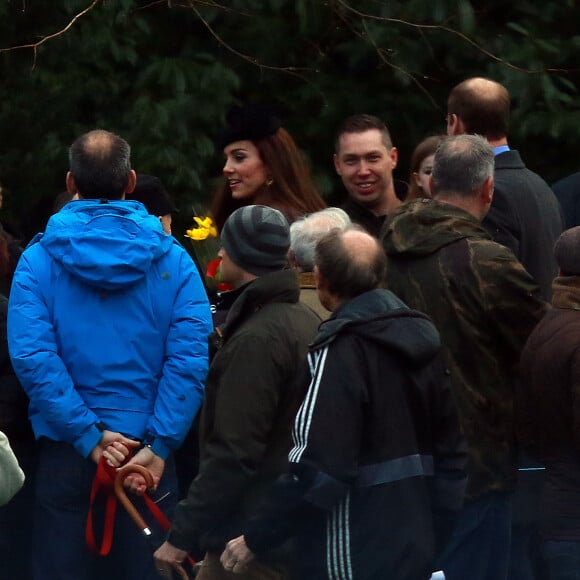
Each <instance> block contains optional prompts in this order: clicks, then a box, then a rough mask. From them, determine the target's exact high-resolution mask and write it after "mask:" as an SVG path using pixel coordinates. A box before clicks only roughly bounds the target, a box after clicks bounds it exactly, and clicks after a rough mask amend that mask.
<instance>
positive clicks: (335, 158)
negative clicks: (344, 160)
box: [332, 153, 342, 175]
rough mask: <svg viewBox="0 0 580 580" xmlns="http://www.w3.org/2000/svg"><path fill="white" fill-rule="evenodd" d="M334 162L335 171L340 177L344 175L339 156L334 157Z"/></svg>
mask: <svg viewBox="0 0 580 580" xmlns="http://www.w3.org/2000/svg"><path fill="white" fill-rule="evenodd" d="M332 160H333V161H334V169H335V170H336V173H338V175H342V173H341V172H340V163H339V162H338V155H337V154H336V153H335V154H334V155H333V156H332Z"/></svg>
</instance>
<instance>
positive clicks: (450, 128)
mask: <svg viewBox="0 0 580 580" xmlns="http://www.w3.org/2000/svg"><path fill="white" fill-rule="evenodd" d="M465 133H467V131H466V130H465V123H464V122H463V121H462V120H461V117H458V116H457V115H456V114H455V113H450V114H449V115H447V135H449V137H453V136H454V135H465Z"/></svg>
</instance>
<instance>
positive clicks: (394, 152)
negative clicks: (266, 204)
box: [389, 147, 399, 169]
mask: <svg viewBox="0 0 580 580" xmlns="http://www.w3.org/2000/svg"><path fill="white" fill-rule="evenodd" d="M389 157H390V158H391V163H392V164H393V169H395V167H397V162H398V161H399V150H398V149H397V148H396V147H391V150H390V151H389Z"/></svg>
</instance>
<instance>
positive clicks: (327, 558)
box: [221, 229, 466, 580]
mask: <svg viewBox="0 0 580 580" xmlns="http://www.w3.org/2000/svg"><path fill="white" fill-rule="evenodd" d="M385 269H386V266H385V257H384V254H383V252H382V250H381V248H380V247H379V246H378V244H377V242H376V240H374V238H372V237H371V236H369V235H368V234H366V233H364V232H362V231H359V230H357V229H347V230H346V231H344V232H339V231H337V230H334V231H332V232H330V233H329V234H327V236H325V237H324V238H323V239H322V240H321V242H319V244H318V246H317V249H316V270H315V272H316V275H317V283H318V291H319V295H320V299H321V302H322V304H324V305H325V306H326V307H327V308H328V309H329V310H332V311H333V315H332V316H331V318H330V319H329V320H328V321H326V322H324V323H323V324H322V325H321V327H320V330H319V334H318V336H317V338H316V339H315V341H314V343H313V344H312V345H311V347H310V351H309V354H308V362H309V366H310V371H311V382H310V386H309V389H308V392H307V395H306V397H305V399H304V402H303V404H302V406H301V408H300V410H299V412H298V414H297V416H296V420H295V424H294V431H293V441H294V447H293V448H292V450H291V451H290V454H289V460H290V472H289V474H288V475H287V476H285V477H283V478H281V479H280V480H279V481H278V482H277V484H276V485H275V487H274V489H273V490H272V494H271V496H270V497H269V502H268V505H266V506H264V507H263V511H262V512H261V514H260V515H258V514H256V516H255V518H253V519H252V520H250V521H249V523H248V524H247V526H246V528H245V533H244V535H243V536H240V537H238V538H235V539H234V540H231V541H230V542H229V543H228V545H227V547H226V550H225V551H224V553H223V554H222V557H221V560H222V564H223V565H224V567H225V568H226V570H234V571H236V572H238V571H239V572H243V569H244V565H245V564H246V563H248V562H250V561H251V560H252V559H253V557H254V554H256V555H257V556H259V555H260V554H261V553H262V552H264V551H266V550H268V549H271V548H272V547H273V546H274V545H277V544H279V543H281V542H283V541H284V540H286V539H287V538H288V537H291V536H295V538H296V552H295V557H294V562H295V564H296V570H295V571H294V574H295V578H300V579H301V580H305V579H313V580H314V579H316V580H321V579H325V578H328V579H332V580H343V579H344V580H351V579H353V580H384V579H385V578H388V579H389V580H423V579H428V578H429V577H430V576H431V572H432V571H433V569H434V560H435V557H436V555H437V552H438V549H439V548H441V547H442V546H443V545H444V543H445V541H446V540H447V537H448V535H449V532H450V530H451V527H452V525H453V523H454V515H455V513H456V512H457V511H458V510H459V508H460V507H461V503H462V499H463V492H464V488H465V482H466V479H465V472H464V469H465V466H466V447H465V442H464V440H463V437H462V435H461V433H460V429H459V425H458V420H457V414H456V410H455V407H454V404H453V401H452V398H451V393H450V389H449V384H448V378H449V377H448V375H449V372H448V371H447V370H446V369H445V367H444V366H442V363H441V361H440V358H439V356H438V355H439V349H440V343H439V335H438V333H437V331H436V330H435V327H434V326H433V324H432V323H431V322H430V320H429V319H428V318H427V317H426V316H425V315H423V314H420V313H419V312H416V311H413V310H410V309H409V308H407V306H405V304H404V303H403V302H401V301H400V300H399V299H398V298H397V297H396V296H395V295H394V294H392V293H391V292H389V291H387V290H383V289H380V287H381V286H382V280H383V278H384V274H385Z"/></svg>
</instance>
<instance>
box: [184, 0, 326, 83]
mask: <svg viewBox="0 0 580 580" xmlns="http://www.w3.org/2000/svg"><path fill="white" fill-rule="evenodd" d="M195 4H196V2H195V1H194V0H189V7H190V8H191V9H192V10H193V11H194V12H195V14H196V16H197V17H198V18H199V20H200V21H201V22H202V23H203V25H204V26H205V27H206V28H207V30H208V32H209V33H210V34H211V35H212V36H213V37H214V38H215V39H216V40H217V41H218V43H219V44H221V45H222V46H223V47H224V48H226V49H227V50H228V51H230V52H231V53H232V54H235V55H236V56H238V57H239V58H241V59H242V60H245V61H246V62H249V63H251V64H253V65H254V66H257V67H258V68H259V69H261V70H273V71H279V72H284V73H287V74H290V75H292V76H296V77H298V78H300V79H302V80H306V79H305V78H304V76H303V75H301V74H300V72H307V71H309V72H314V71H313V69H311V68H307V67H304V68H302V67H294V66H273V65H267V64H264V63H262V62H259V61H258V59H257V58H254V57H252V56H249V55H247V54H244V53H242V52H240V51H239V50H236V49H235V48H234V47H233V46H231V45H229V44H228V43H227V42H226V41H225V40H224V39H223V38H222V37H221V36H220V35H219V34H218V33H217V32H216V31H215V30H214V29H213V28H212V26H211V25H210V23H209V22H208V21H207V20H206V19H205V18H204V17H203V16H202V15H201V13H200V12H199V10H198V9H197V8H196V6H195ZM204 4H207V3H206V2H204Z"/></svg>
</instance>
